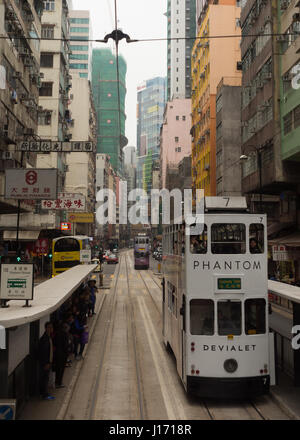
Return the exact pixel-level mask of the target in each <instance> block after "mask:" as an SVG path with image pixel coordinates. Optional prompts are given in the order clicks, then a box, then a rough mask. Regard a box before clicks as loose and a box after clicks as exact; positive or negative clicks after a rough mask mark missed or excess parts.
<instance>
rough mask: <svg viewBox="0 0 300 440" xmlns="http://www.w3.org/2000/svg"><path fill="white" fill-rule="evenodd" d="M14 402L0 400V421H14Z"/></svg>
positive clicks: (13, 400)
mask: <svg viewBox="0 0 300 440" xmlns="http://www.w3.org/2000/svg"><path fill="white" fill-rule="evenodd" d="M15 417H16V400H15V399H0V420H15Z"/></svg>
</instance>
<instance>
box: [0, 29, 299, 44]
mask: <svg viewBox="0 0 300 440" xmlns="http://www.w3.org/2000/svg"><path fill="white" fill-rule="evenodd" d="M292 35H300V34H299V32H291V33H290V34H289V35H288V36H292ZM288 36H287V35H286V34H281V33H268V34H248V35H210V36H209V35H206V36H201V37H199V36H197V37H169V38H168V37H167V38H141V39H134V40H131V39H129V40H126V41H127V43H144V42H156V41H172V40H214V39H220V38H240V39H242V38H247V37H249V38H250V37H286V38H287V37H288ZM12 38H13V39H14V40H25V41H30V40H39V41H64V42H72V43H74V41H79V42H83V41H85V42H93V43H106V42H107V41H104V40H99V39H88V40H82V38H80V37H78V38H72V40H71V39H70V38H43V37H24V36H19V35H16V36H14V35H11V36H5V35H0V40H11V39H12Z"/></svg>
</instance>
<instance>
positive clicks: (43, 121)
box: [38, 112, 51, 125]
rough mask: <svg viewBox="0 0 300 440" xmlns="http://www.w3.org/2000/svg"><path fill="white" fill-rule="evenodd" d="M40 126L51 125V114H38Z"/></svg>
mask: <svg viewBox="0 0 300 440" xmlns="http://www.w3.org/2000/svg"><path fill="white" fill-rule="evenodd" d="M38 124H39V125H51V113H46V112H41V113H38Z"/></svg>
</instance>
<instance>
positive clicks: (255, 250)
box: [249, 223, 264, 254]
mask: <svg viewBox="0 0 300 440" xmlns="http://www.w3.org/2000/svg"><path fill="white" fill-rule="evenodd" d="M249 237H250V238H249V250H250V253H251V254H262V253H263V252H264V225H262V224H261V223H252V224H251V225H250V228H249Z"/></svg>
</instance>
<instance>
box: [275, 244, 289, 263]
mask: <svg viewBox="0 0 300 440" xmlns="http://www.w3.org/2000/svg"><path fill="white" fill-rule="evenodd" d="M272 254H273V261H288V260H289V259H290V258H289V253H288V251H287V249H286V247H285V246H283V245H275V246H272Z"/></svg>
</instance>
